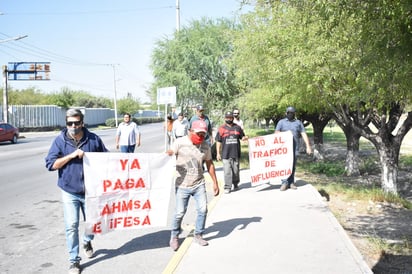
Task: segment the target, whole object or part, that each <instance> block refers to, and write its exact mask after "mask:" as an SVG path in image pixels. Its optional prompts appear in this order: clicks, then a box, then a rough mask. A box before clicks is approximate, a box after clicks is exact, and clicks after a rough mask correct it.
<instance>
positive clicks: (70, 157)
mask: <svg viewBox="0 0 412 274" xmlns="http://www.w3.org/2000/svg"><path fill="white" fill-rule="evenodd" d="M83 121H84V116H83V113H82V112H81V111H80V110H79V109H69V110H68V111H67V113H66V125H67V126H66V128H64V129H63V130H62V131H61V133H60V134H59V135H58V136H57V137H56V138H55V139H54V141H53V143H52V145H51V147H50V150H49V152H48V154H47V156H46V159H45V161H46V168H47V169H48V170H49V171H54V170H58V180H57V185H58V186H59V187H60V188H61V192H62V203H63V211H64V223H65V229H66V244H67V248H68V251H69V261H70V268H69V273H73V274H74V273H80V271H81V269H80V260H81V258H80V256H79V231H78V230H79V222H80V210H81V211H82V213H83V217H84V219H85V185H84V177H83V155H84V153H85V152H106V151H108V150H107V149H106V147H105V145H104V144H103V142H102V140H101V139H100V137H98V136H97V135H96V134H94V133H91V132H90V131H88V130H87V129H86V128H85V127H84V124H83ZM93 236H94V235H86V234H84V235H83V238H82V242H83V249H84V252H85V255H86V256H87V257H89V258H91V257H92V256H93V247H92V244H91V241H92V240H93Z"/></svg>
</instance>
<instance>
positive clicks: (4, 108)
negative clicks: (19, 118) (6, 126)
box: [3, 65, 9, 123]
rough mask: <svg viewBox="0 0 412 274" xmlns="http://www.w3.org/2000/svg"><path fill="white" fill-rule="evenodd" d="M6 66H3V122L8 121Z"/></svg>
mask: <svg viewBox="0 0 412 274" xmlns="http://www.w3.org/2000/svg"><path fill="white" fill-rule="evenodd" d="M7 97H8V95H7V66H6V65H4V66H3V122H5V123H8V122H9V119H8V111H9V110H8V108H9V103H8V101H7Z"/></svg>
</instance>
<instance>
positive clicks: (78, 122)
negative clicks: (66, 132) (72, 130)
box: [66, 121, 82, 127]
mask: <svg viewBox="0 0 412 274" xmlns="http://www.w3.org/2000/svg"><path fill="white" fill-rule="evenodd" d="M81 124H82V121H67V122H66V126H69V127H70V126H72V125H75V126H76V127H77V126H80V125H81Z"/></svg>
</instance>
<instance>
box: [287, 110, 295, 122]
mask: <svg viewBox="0 0 412 274" xmlns="http://www.w3.org/2000/svg"><path fill="white" fill-rule="evenodd" d="M286 117H287V118H288V120H289V121H292V120H294V119H295V113H293V112H288V113H286Z"/></svg>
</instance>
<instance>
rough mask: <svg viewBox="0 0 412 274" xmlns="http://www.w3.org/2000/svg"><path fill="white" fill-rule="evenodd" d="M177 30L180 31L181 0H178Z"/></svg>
mask: <svg viewBox="0 0 412 274" xmlns="http://www.w3.org/2000/svg"><path fill="white" fill-rule="evenodd" d="M176 31H177V32H179V31H180V4H179V0H176Z"/></svg>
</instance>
